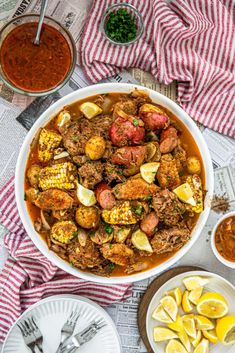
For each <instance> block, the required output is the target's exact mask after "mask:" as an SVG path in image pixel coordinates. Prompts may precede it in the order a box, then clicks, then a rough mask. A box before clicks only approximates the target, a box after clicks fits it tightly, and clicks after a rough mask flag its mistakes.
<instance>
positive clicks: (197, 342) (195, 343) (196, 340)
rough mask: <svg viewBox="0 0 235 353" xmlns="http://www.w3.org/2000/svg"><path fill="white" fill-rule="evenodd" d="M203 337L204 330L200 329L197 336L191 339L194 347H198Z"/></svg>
mask: <svg viewBox="0 0 235 353" xmlns="http://www.w3.org/2000/svg"><path fill="white" fill-rule="evenodd" d="M201 338H202V331H200V330H199V331H197V336H196V338H194V339H191V343H192V345H193V347H194V348H196V347H197V346H198V345H199V343H200V341H201Z"/></svg>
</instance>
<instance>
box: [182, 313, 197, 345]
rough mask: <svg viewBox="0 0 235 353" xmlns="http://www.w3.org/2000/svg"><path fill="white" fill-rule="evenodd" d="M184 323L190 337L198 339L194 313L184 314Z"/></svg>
mask: <svg viewBox="0 0 235 353" xmlns="http://www.w3.org/2000/svg"><path fill="white" fill-rule="evenodd" d="M182 323H183V327H184V329H185V331H186V333H187V334H188V335H189V336H190V337H192V338H194V339H196V337H197V331H196V327H195V321H194V315H192V314H191V315H184V316H182Z"/></svg>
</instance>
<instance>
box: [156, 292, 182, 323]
mask: <svg viewBox="0 0 235 353" xmlns="http://www.w3.org/2000/svg"><path fill="white" fill-rule="evenodd" d="M160 303H161V304H162V306H163V308H164V310H165V311H166V312H167V314H168V315H169V316H170V317H171V319H172V320H173V321H176V318H177V314H178V306H177V304H176V301H175V299H173V298H172V297H171V296H170V295H167V296H165V297H163V298H162V299H161V300H160Z"/></svg>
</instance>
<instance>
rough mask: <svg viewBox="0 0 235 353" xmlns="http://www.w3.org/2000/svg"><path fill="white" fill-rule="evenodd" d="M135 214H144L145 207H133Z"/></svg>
mask: <svg viewBox="0 0 235 353" xmlns="http://www.w3.org/2000/svg"><path fill="white" fill-rule="evenodd" d="M132 208H133V210H134V212H135V214H136V215H137V216H141V214H142V212H143V206H142V205H137V206H132Z"/></svg>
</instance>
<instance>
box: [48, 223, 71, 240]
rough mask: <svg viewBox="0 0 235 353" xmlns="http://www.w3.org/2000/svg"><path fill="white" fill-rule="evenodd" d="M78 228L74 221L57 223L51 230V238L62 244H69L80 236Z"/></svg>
mask: <svg viewBox="0 0 235 353" xmlns="http://www.w3.org/2000/svg"><path fill="white" fill-rule="evenodd" d="M77 230H78V229H77V226H76V225H75V223H74V222H72V221H61V222H56V223H55V224H54V225H53V227H52V228H51V237H52V238H53V239H55V240H57V241H58V242H60V243H63V244H68V243H69V242H70V241H71V240H72V239H74V238H76V237H77V235H78V232H77Z"/></svg>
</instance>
